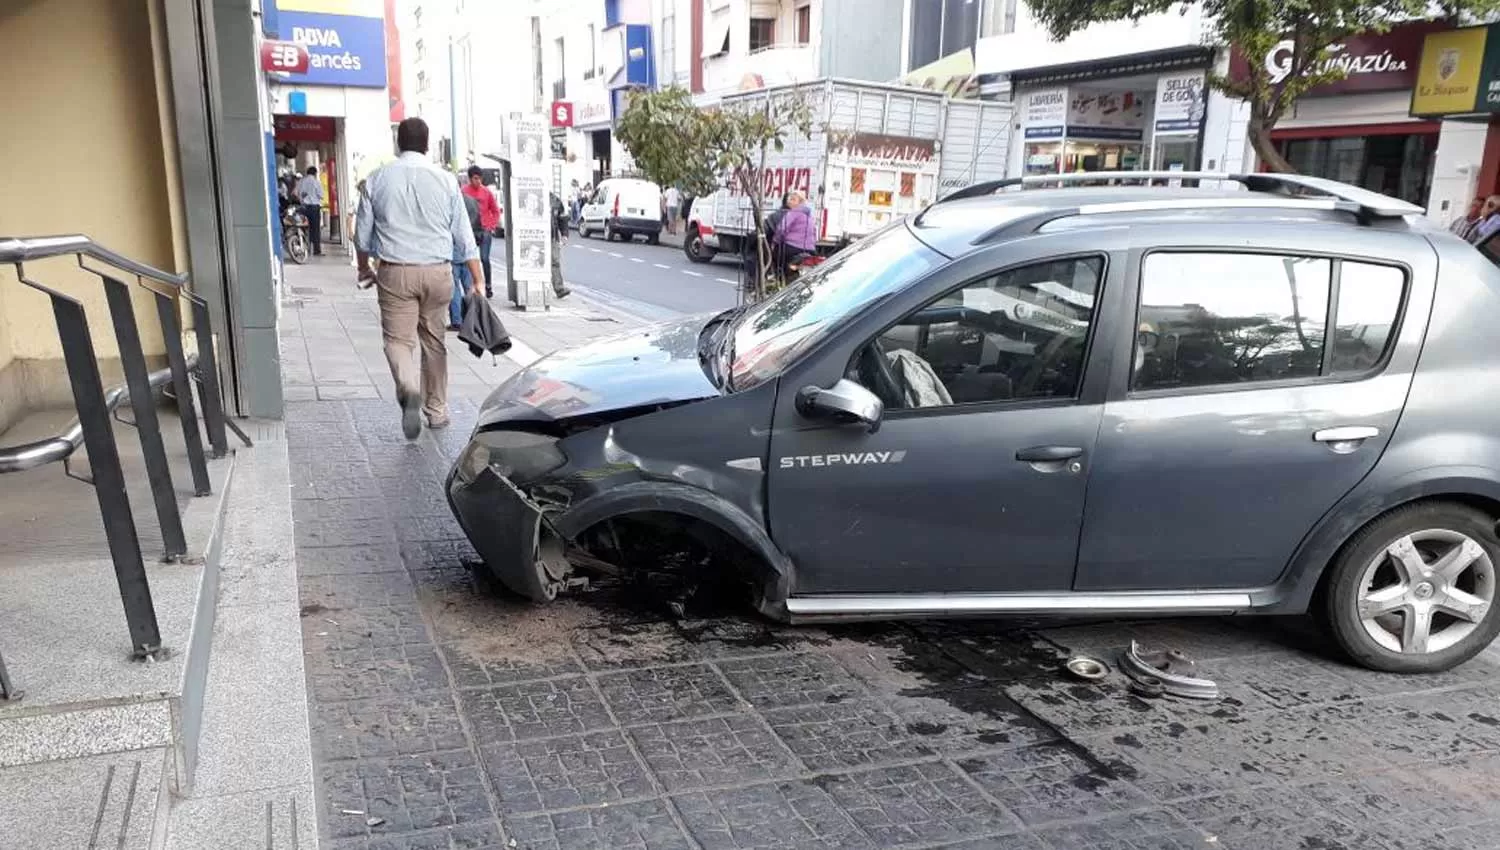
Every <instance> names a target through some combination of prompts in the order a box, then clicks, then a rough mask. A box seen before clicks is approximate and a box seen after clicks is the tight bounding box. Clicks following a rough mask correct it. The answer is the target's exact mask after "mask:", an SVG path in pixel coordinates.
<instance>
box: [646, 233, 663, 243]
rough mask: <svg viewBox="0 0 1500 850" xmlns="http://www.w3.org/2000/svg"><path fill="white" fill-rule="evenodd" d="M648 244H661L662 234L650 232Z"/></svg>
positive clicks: (647, 237)
mask: <svg viewBox="0 0 1500 850" xmlns="http://www.w3.org/2000/svg"><path fill="white" fill-rule="evenodd" d="M646 244H647V245H660V244H661V234H660V233H650V234H647V236H646Z"/></svg>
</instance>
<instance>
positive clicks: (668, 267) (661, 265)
mask: <svg viewBox="0 0 1500 850" xmlns="http://www.w3.org/2000/svg"><path fill="white" fill-rule="evenodd" d="M651 265H653V266H656V267H657V268H659V269H670V268H671V266H669V265H667V264H666V263H652V264H651Z"/></svg>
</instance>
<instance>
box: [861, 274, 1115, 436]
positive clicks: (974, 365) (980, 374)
mask: <svg viewBox="0 0 1500 850" xmlns="http://www.w3.org/2000/svg"><path fill="white" fill-rule="evenodd" d="M1103 274H1104V258H1103V257H1098V256H1090V257H1070V258H1067V259H1059V260H1050V261H1047V262H1043V263H1037V264H1034V265H1029V266H1023V267H1021V268H1017V269H1010V270H1007V271H1004V272H1001V273H999V274H995V275H990V276H988V277H985V278H982V279H980V280H976V281H973V282H971V283H968V284H966V285H965V286H963V287H962V288H960V289H957V290H954V291H952V292H950V293H948V294H946V295H944V296H943V297H941V298H939V299H937V300H936V301H933V302H931V303H929V304H927V305H925V306H923V307H921V308H920V309H918V310H916V311H914V312H912V313H911V314H909V315H907V316H905V317H904V318H902V319H901V321H899V322H897V323H896V324H895V325H894V326H892V327H891V328H890V329H888V330H887V331H886V332H885V333H883V334H881V335H880V336H879V337H877V338H876V339H875V340H874V341H873V342H871V343H870V344H869V345H868V346H866V347H865V349H864V350H863V351H861V352H860V354H859V355H858V357H857V358H856V360H855V362H854V364H853V366H852V368H851V372H852V373H853V374H852V375H851V377H852V378H854V379H855V380H858V381H859V382H860V383H861V384H863V385H864V386H865V387H866V388H868V389H869V390H870V391H871V392H874V393H875V394H876V395H878V396H880V398H881V400H882V401H883V402H884V403H885V406H886V408H887V409H889V410H902V409H911V408H923V407H947V406H950V405H962V404H985V403H990V402H1008V401H1026V400H1036V399H1055V398H1072V397H1074V396H1076V395H1077V394H1078V389H1079V386H1080V385H1081V383H1082V378H1083V364H1084V355H1085V353H1086V351H1087V347H1088V336H1089V329H1090V327H1091V326H1092V324H1093V321H1094V303H1095V299H1096V298H1097V297H1098V295H1099V287H1100V283H1101V281H1102V278H1103Z"/></svg>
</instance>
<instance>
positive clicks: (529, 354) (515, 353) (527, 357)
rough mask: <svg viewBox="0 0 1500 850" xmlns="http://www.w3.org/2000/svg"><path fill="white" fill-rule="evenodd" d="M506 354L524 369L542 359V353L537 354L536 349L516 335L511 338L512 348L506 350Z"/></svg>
mask: <svg viewBox="0 0 1500 850" xmlns="http://www.w3.org/2000/svg"><path fill="white" fill-rule="evenodd" d="M505 356H506V357H509V358H510V359H511V360H512V361H514V362H515V364H516V365H517V366H520V367H521V368H523V369H524V368H526V367H527V366H530V365H531V364H533V363H535V362H536V361H538V360H541V359H542V355H540V354H537V353H536V350H535V349H533V348H532V347H531V346H529V345H527V344H526V343H524V342H522V341H520V340H519V339H516V338H515V337H511V338H510V350H509V351H506V352H505Z"/></svg>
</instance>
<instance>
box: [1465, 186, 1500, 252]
mask: <svg viewBox="0 0 1500 850" xmlns="http://www.w3.org/2000/svg"><path fill="white" fill-rule="evenodd" d="M1496 230H1500V195H1490V196H1489V197H1488V198H1485V199H1484V206H1482V207H1481V208H1480V210H1479V220H1478V221H1476V222H1474V226H1473V227H1472V228H1470V229H1469V235H1468V236H1467V237H1465V238H1466V239H1468V240H1469V241H1470V242H1472V243H1474V244H1475V245H1478V244H1479V243H1480V242H1483V241H1484V240H1486V239H1488V238H1489V237H1490V234H1492V233H1494V232H1495V231H1496Z"/></svg>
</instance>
